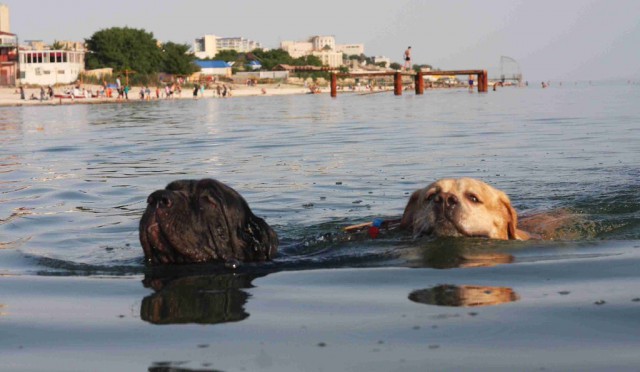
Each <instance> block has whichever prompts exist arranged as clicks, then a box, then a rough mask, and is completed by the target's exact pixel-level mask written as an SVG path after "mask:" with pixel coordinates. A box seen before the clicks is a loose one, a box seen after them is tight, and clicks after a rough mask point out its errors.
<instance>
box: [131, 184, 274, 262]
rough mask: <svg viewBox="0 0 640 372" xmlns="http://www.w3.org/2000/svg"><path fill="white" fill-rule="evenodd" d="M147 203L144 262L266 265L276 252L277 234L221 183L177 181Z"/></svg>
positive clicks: (142, 227) (142, 234)
mask: <svg viewBox="0 0 640 372" xmlns="http://www.w3.org/2000/svg"><path fill="white" fill-rule="evenodd" d="M147 203H148V205H147V210H146V211H145V212H144V215H143V216H142V219H141V220H140V243H141V244H142V249H143V250H144V256H145V258H146V260H147V261H148V262H152V263H162V264H170V263H188V262H208V261H218V262H225V261H228V260H239V261H265V260H270V259H272V258H273V257H274V256H275V254H276V250H277V248H278V237H277V235H276V233H275V232H274V231H273V230H272V229H271V227H269V225H267V223H266V222H264V220H263V219H262V218H259V217H256V216H255V215H254V214H253V213H252V212H251V209H250V208H249V205H248V204H247V202H246V201H245V200H244V199H243V198H242V196H240V194H238V193H237V192H236V191H235V190H234V189H232V188H231V187H229V186H227V185H225V184H223V183H222V182H219V181H216V180H213V179H203V180H181V181H175V182H172V183H170V184H169V185H167V187H166V188H165V189H164V190H157V191H155V192H153V193H152V194H151V195H149V198H148V199H147Z"/></svg>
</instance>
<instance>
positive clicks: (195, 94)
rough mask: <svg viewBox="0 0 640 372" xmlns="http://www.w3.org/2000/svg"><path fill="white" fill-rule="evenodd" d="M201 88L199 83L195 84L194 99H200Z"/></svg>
mask: <svg viewBox="0 0 640 372" xmlns="http://www.w3.org/2000/svg"><path fill="white" fill-rule="evenodd" d="M199 90H200V87H198V84H194V85H193V99H198V91H199Z"/></svg>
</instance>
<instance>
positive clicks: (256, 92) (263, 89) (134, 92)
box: [0, 84, 328, 107]
mask: <svg viewBox="0 0 640 372" xmlns="http://www.w3.org/2000/svg"><path fill="white" fill-rule="evenodd" d="M86 88H87V89H92V90H93V91H97V88H98V86H97V85H96V86H94V85H88V86H86ZM140 89H141V87H132V89H131V91H130V92H129V99H128V100H127V99H120V100H118V99H117V98H116V97H115V96H113V97H111V98H107V97H96V98H75V99H71V98H58V97H55V96H54V98H52V99H46V100H43V101H40V99H30V98H29V97H31V95H32V94H33V95H34V96H35V97H39V96H40V89H39V88H25V97H27V98H26V99H24V100H22V99H20V93H19V92H18V88H13V87H3V88H0V107H20V106H60V105H75V104H85V105H87V104H88V105H91V104H114V103H136V102H146V101H147V100H142V99H140V97H139V92H140ZM59 93H60V88H59V90H58V91H57V92H56V93H55V94H59ZM308 93H309V89H308V88H305V87H302V86H296V85H285V84H281V85H276V84H273V85H261V86H253V87H249V86H244V85H234V86H232V89H231V96H229V97H217V96H216V94H215V91H214V90H213V89H208V90H206V91H205V93H204V96H200V95H198V97H197V98H194V97H193V91H192V89H190V88H189V89H183V91H182V93H181V94H180V95H175V96H174V97H173V98H164V97H162V96H160V98H156V97H155V91H152V98H151V99H150V100H149V101H150V102H153V101H165V100H166V101H171V100H182V99H191V100H193V99H222V98H225V99H226V98H235V97H256V96H263V97H270V96H279V95H298V94H308ZM322 93H327V94H328V91H326V89H325V90H323V91H322Z"/></svg>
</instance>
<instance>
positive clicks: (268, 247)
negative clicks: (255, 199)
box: [198, 179, 278, 261]
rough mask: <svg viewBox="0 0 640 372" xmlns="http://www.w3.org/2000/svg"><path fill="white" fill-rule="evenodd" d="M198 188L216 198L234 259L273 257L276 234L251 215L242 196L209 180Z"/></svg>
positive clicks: (258, 259) (276, 243)
mask: <svg viewBox="0 0 640 372" xmlns="http://www.w3.org/2000/svg"><path fill="white" fill-rule="evenodd" d="M198 187H199V188H203V189H205V190H203V191H202V192H206V193H207V194H208V195H211V196H212V197H213V198H214V199H216V201H217V204H218V208H220V211H221V212H222V214H223V215H224V219H225V222H226V226H225V228H226V230H227V231H228V234H229V241H228V244H229V246H230V248H231V250H232V255H233V256H234V258H235V259H238V260H251V261H263V260H268V259H271V258H272V257H273V256H275V253H276V250H277V248H278V237H277V235H276V233H275V232H274V231H273V229H271V227H269V225H268V224H267V223H266V222H265V221H264V220H263V219H262V218H259V217H257V216H256V215H254V214H253V212H252V211H251V208H249V203H247V201H246V200H245V199H244V198H243V197H242V195H240V194H239V193H238V192H237V191H236V190H234V189H233V188H231V187H229V186H227V185H225V184H223V183H222V182H219V181H216V180H212V179H206V180H202V181H200V183H199V185H198Z"/></svg>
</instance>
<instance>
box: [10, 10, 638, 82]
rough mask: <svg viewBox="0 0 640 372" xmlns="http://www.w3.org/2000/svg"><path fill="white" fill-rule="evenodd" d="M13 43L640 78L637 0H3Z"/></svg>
mask: <svg viewBox="0 0 640 372" xmlns="http://www.w3.org/2000/svg"><path fill="white" fill-rule="evenodd" d="M0 3H3V4H6V5H8V6H9V8H10V12H11V31H12V32H13V33H16V34H18V37H19V38H20V40H30V39H35V40H44V41H46V42H53V41H54V40H81V39H85V38H89V37H91V35H92V34H93V33H94V32H96V31H98V30H100V29H104V28H109V27H113V26H128V27H133V28H143V29H145V30H146V31H150V32H153V34H154V36H155V37H156V38H157V39H159V40H161V41H174V42H180V43H188V44H191V43H192V41H193V39H195V38H196V37H200V36H202V35H204V34H214V35H218V36H242V37H245V38H248V39H252V40H255V41H257V42H260V43H262V45H263V46H264V47H266V48H277V47H278V46H279V43H280V41H282V40H303V39H307V38H308V37H309V36H313V35H333V36H335V38H336V42H337V43H338V44H346V43H364V44H365V54H366V55H368V56H378V55H382V56H387V57H390V58H391V59H392V60H393V61H396V62H401V57H402V53H403V51H404V50H405V49H406V47H407V46H409V45H411V46H412V50H413V59H414V63H421V64H422V63H426V64H431V65H433V66H434V67H438V68H441V69H458V68H474V69H475V68H486V69H488V70H489V74H490V76H493V75H498V74H499V66H500V56H503V55H504V56H509V57H512V58H514V59H515V60H517V61H518V63H519V65H520V69H521V70H522V73H523V74H524V77H525V79H526V80H530V81H540V80H552V81H558V80H599V79H609V78H624V79H629V78H631V79H640V0H522V1H521V0H475V1H473V0H447V1H442V0H434V1H432V0H423V1H417V0H416V1H411V0H380V1H373V0H368V1H360V0H339V1H338V0H321V1H303V0H295V1H294V0H262V1H259V0H253V1H247V0H233V1H231V0H172V1H166V0H154V1H152V0H104V1H97V0H82V1H77V0H56V1H52V0H0Z"/></svg>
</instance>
